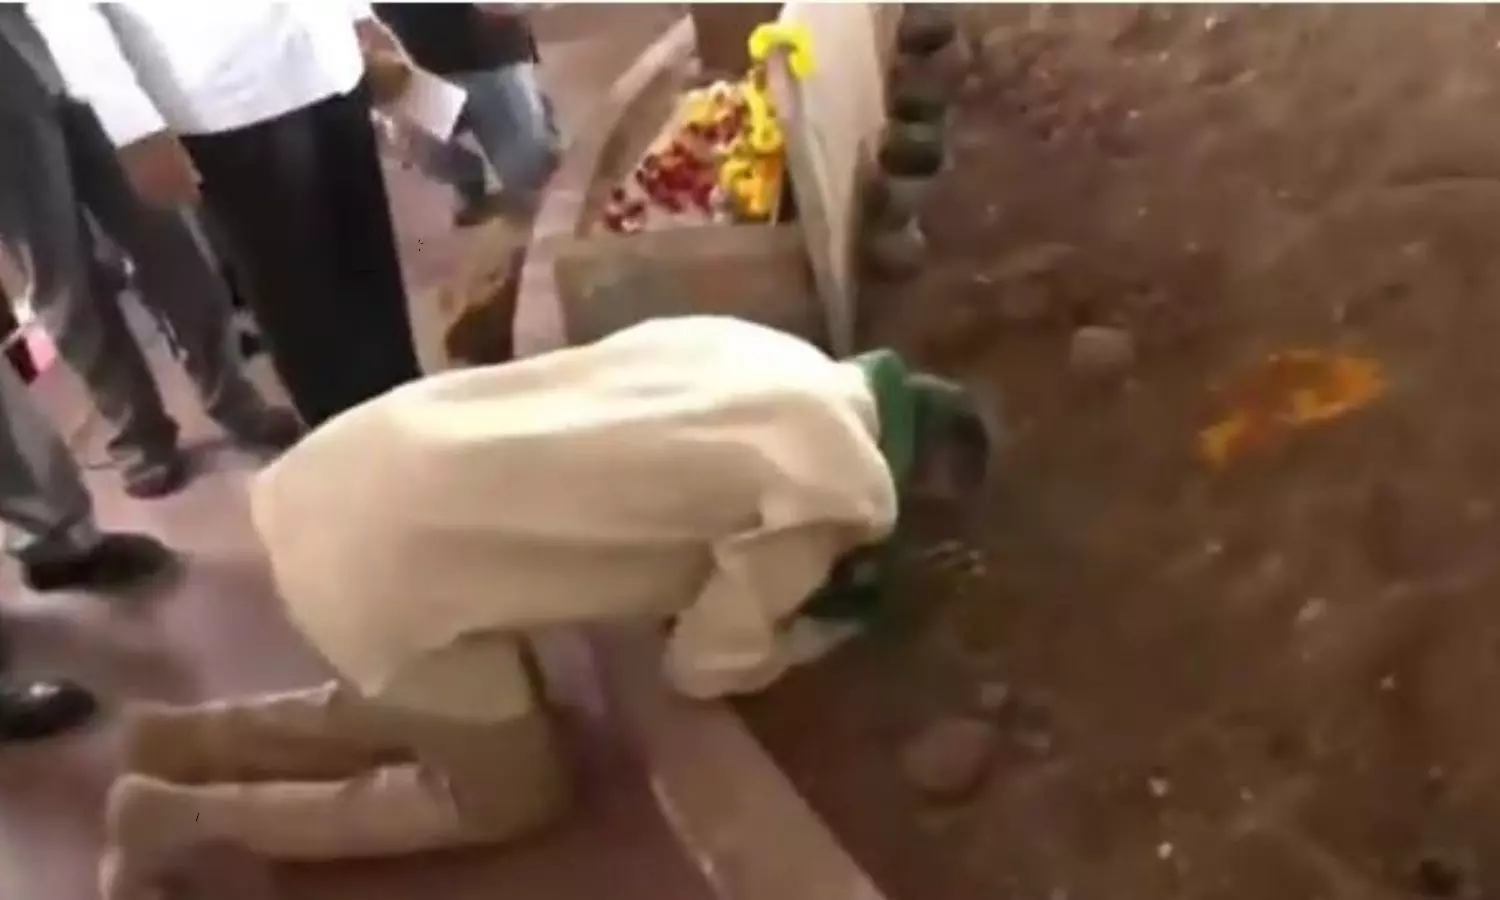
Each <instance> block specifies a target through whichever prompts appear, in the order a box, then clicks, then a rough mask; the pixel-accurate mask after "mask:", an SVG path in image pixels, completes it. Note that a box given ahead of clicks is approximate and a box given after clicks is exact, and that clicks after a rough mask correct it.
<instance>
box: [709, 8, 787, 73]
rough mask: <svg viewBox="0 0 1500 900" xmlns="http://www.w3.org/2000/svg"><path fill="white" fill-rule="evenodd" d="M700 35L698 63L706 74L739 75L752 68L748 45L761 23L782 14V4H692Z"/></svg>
mask: <svg viewBox="0 0 1500 900" xmlns="http://www.w3.org/2000/svg"><path fill="white" fill-rule="evenodd" d="M688 11H689V13H690V14H691V15H692V17H693V28H694V30H696V31H697V32H698V59H699V60H700V61H701V62H702V63H703V69H704V71H705V72H709V73H712V74H714V75H723V74H729V75H738V74H740V73H741V72H744V71H745V69H746V68H747V67H748V66H749V65H750V56H749V54H748V53H747V52H746V49H745V42H746V41H747V40H748V39H749V38H750V32H751V31H754V30H755V26H757V25H759V24H761V23H762V22H769V21H771V20H773V19H775V18H776V16H777V15H778V14H779V13H780V12H781V4H780V3H690V4H688Z"/></svg>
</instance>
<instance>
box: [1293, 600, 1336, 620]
mask: <svg viewBox="0 0 1500 900" xmlns="http://www.w3.org/2000/svg"><path fill="white" fill-rule="evenodd" d="M1326 612H1328V601H1327V600H1325V599H1323V598H1322V597H1313V598H1311V599H1309V600H1308V601H1307V602H1306V603H1304V604H1302V608H1301V609H1299V610H1297V624H1298V625H1300V626H1303V627H1306V626H1308V625H1311V624H1312V623H1314V622H1316V621H1318V620H1319V619H1321V618H1323V614H1324V613H1326Z"/></svg>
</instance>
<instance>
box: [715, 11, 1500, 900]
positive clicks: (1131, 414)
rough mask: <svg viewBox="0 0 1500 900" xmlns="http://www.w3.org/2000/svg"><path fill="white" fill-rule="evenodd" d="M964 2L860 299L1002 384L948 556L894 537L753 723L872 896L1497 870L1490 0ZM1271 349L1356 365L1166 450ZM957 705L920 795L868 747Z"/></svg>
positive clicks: (1263, 886)
mask: <svg viewBox="0 0 1500 900" xmlns="http://www.w3.org/2000/svg"><path fill="white" fill-rule="evenodd" d="M962 16H963V21H964V26H965V29H966V32H967V37H968V38H969V39H970V40H971V41H972V43H973V45H974V47H975V49H976V50H977V51H978V53H977V55H976V58H975V63H974V65H975V72H976V74H975V75H974V76H973V77H972V78H971V79H970V81H969V83H968V85H967V86H966V88H965V90H964V91H963V97H962V101H961V103H960V109H959V112H958V116H957V118H956V121H955V122H954V125H953V127H952V130H951V136H950V142H951V146H952V160H953V165H952V169H951V171H949V172H947V173H946V174H945V176H944V182H943V184H942V186H941V187H940V188H939V190H938V194H937V196H935V197H934V198H933V199H932V202H931V205H930V208H929V211H928V215H926V216H925V218H924V222H925V227H926V231H927V234H928V236H929V239H930V241H931V245H932V250H933V262H932V264H931V266H930V267H929V269H928V271H927V272H925V273H924V274H923V275H922V276H921V277H920V278H919V280H917V281H915V282H913V283H909V284H906V285H901V286H896V287H884V288H879V289H874V290H872V291H870V292H869V296H868V297H867V302H868V304H869V305H868V309H869V313H868V315H869V317H870V319H871V323H870V339H871V340H876V341H890V342H892V343H894V344H896V345H897V346H899V347H901V348H902V349H904V350H906V351H908V352H909V353H911V354H912V355H913V356H914V357H915V358H917V359H918V360H920V361H922V362H924V363H926V364H928V365H931V366H933V367H935V368H937V369H940V370H942V371H945V372H949V373H952V374H955V375H958V376H962V377H963V378H964V379H966V380H967V381H969V382H970V383H971V384H974V385H977V386H980V387H981V388H982V389H986V390H993V391H997V392H998V393H1000V394H1001V395H1002V396H1003V397H1004V403H1005V415H1006V419H1007V421H1008V423H1009V425H1010V428H1011V434H1010V440H1009V443H1008V445H1007V447H1006V449H1005V455H1004V457H1003V460H1002V461H1001V465H1000V472H999V474H998V476H997V478H996V483H995V484H994V486H993V490H992V492H991V493H990V494H989V495H988V496H987V497H986V506H985V508H984V515H983V516H982V522H981V523H980V525H979V527H978V529H977V531H976V532H975V533H974V534H972V535H969V536H968V537H969V540H970V541H971V542H972V543H973V544H974V546H976V547H977V548H979V549H980V550H981V551H982V552H983V554H984V558H985V561H984V565H983V568H982V569H973V570H970V571H968V572H967V574H966V573H964V572H959V571H952V570H945V569H944V568H943V567H942V566H939V565H935V564H932V563H930V562H924V561H920V560H917V558H916V557H915V556H913V559H914V560H915V561H914V562H913V563H912V564H911V565H909V566H907V567H906V571H904V572H903V574H902V577H901V579H900V588H901V590H900V591H898V592H897V593H898V596H899V598H900V609H899V611H898V612H897V613H896V614H894V615H893V617H892V620H891V621H890V622H887V623H885V624H884V625H883V627H882V628H881V629H880V631H879V632H878V633H876V634H874V635H872V636H871V637H870V638H868V639H866V640H863V641H861V642H858V643H857V644H856V645H854V646H851V647H850V648H849V649H848V650H847V651H845V652H843V653H841V654H840V655H839V656H837V657H836V658H834V659H833V660H830V661H828V662H827V663H826V664H824V665H822V666H820V667H817V668H815V669H812V670H809V671H806V672H803V673H799V674H797V675H795V676H794V677H791V678H789V679H788V680H786V681H785V682H784V683H782V684H780V685H778V686H777V687H776V688H775V689H774V690H772V691H771V692H769V693H768V694H767V695H765V696H763V697H760V698H757V699H755V700H753V701H751V702H749V703H746V704H745V705H744V707H743V709H744V712H745V714H746V716H747V718H748V719H749V721H750V722H751V725H752V727H753V728H754V729H755V730H756V732H757V734H758V735H760V737H761V738H762V740H763V741H764V742H765V743H766V744H767V746H768V747H769V748H770V749H771V750H772V751H773V753H774V754H775V755H776V756H777V757H778V759H779V760H780V761H781V762H782V764H783V765H784V766H785V768H786V769H787V771H788V772H789V773H790V775H791V776H792V777H793V779H794V780H795V781H796V782H797V783H798V785H799V786H800V788H801V789H802V790H803V791H804V792H805V793H806V795H807V796H808V798H809V799H810V801H811V802H812V803H813V804H814V806H816V807H817V808H818V809H819V811H820V812H821V813H823V814H824V815H825V816H826V818H827V819H828V820H829V822H830V823H831V825H832V826H833V827H834V829H835V831H837V832H838V833H839V834H840V835H841V837H842V838H843V839H844V840H845V842H846V843H847V845H848V846H849V848H850V849H851V851H852V852H853V853H854V854H855V856H856V857H857V858H858V859H859V860H860V861H861V862H862V863H863V864H864V865H865V866H866V867H868V868H869V869H870V871H871V872H872V873H873V874H874V875H875V877H876V878H877V880H878V881H879V882H880V883H881V884H882V885H883V886H884V887H885V888H886V889H887V890H888V891H889V892H890V894H891V895H892V896H893V897H894V898H896V900H959V898H963V900H972V898H1018V900H1019V898H1026V900H1095V898H1099V900H1105V898H1108V900H1137V898H1139V900H1147V898H1150V900H1159V898H1162V897H1183V898H1203V900H1266V898H1272V897H1274V898H1276V900H1303V898H1309V900H1310V898H1349V900H1354V898H1360V900H1371V898H1374V900H1378V898H1388V897H1403V896H1430V897H1472V898H1482V897H1496V896H1500V780H1497V774H1500V709H1497V707H1493V706H1491V705H1490V703H1491V702H1494V701H1495V698H1496V697H1500V554H1497V548H1500V515H1497V510H1500V506H1497V504H1500V415H1497V413H1496V408H1497V405H1500V252H1497V249H1500V247H1497V245H1500V124H1497V123H1500V118H1497V111H1500V14H1497V13H1496V12H1494V11H1492V10H1490V9H1486V8H1484V7H1479V6H1463V7H1460V6H1445V7H1440V8H1439V7H1416V6H1410V7H1403V6H1382V7H1374V6H1366V7H1358V6H1356V7H1343V8H1335V7H1312V6H1295V7H1294V6H1266V5H1254V6H1251V5H1245V6H1237V7H1225V8H1208V7H1201V6H1173V7H1154V8H1145V9H1142V8H1131V7H1104V6H1079V7H1051V8H1046V7H1008V8H1006V7H997V8H990V9H987V10H986V9H979V8H970V9H966V10H964V11H963V12H962ZM1083 325H1106V326H1113V327H1119V328H1123V329H1125V330H1126V331H1128V333H1129V334H1130V335H1131V336H1132V338H1133V340H1134V342H1135V348H1136V360H1135V362H1134V364H1133V365H1132V366H1131V367H1130V369H1129V371H1128V372H1126V373H1125V374H1124V375H1123V376H1122V377H1119V378H1116V379H1112V380H1108V381H1105V382H1101V381H1100V380H1099V379H1097V378H1084V377H1080V375H1079V373H1078V372H1077V371H1075V370H1074V368H1073V367H1072V366H1070V361H1069V340H1070V336H1071V335H1072V333H1073V331H1074V329H1075V328H1077V327H1079V326H1083ZM1306 347H1311V348H1325V349H1328V350H1330V351H1339V352H1348V353H1354V354H1358V355H1360V356H1362V357H1367V358H1369V359H1372V360H1374V361H1375V362H1376V363H1377V364H1378V366H1379V367H1380V370H1381V375H1382V377H1383V380H1384V393H1383V394H1382V395H1381V396H1380V397H1379V398H1378V399H1377V400H1376V401H1375V402H1373V403H1372V404H1370V405H1369V406H1367V407H1365V408H1363V409H1360V410H1358V411H1355V412H1353V413H1351V414H1348V415H1346V416H1344V417H1342V418H1340V419H1338V420H1336V421H1332V422H1328V423H1325V424H1323V425H1320V426H1317V427H1309V428H1305V429H1301V430H1300V431H1298V432H1297V433H1296V434H1293V435H1291V436H1290V437H1287V438H1286V439H1284V440H1281V441H1279V442H1276V443H1274V444H1272V445H1268V446H1264V447H1261V448H1258V451H1257V452H1254V453H1249V454H1245V455H1244V456H1242V457H1238V458H1236V459H1234V460H1232V461H1231V462H1230V463H1229V464H1227V465H1226V466H1224V467H1223V468H1221V469H1215V468H1212V467H1210V466H1208V465H1206V464H1205V462H1204V461H1203V460H1202V459H1201V458H1200V457H1199V455H1198V452H1197V440H1198V434H1199V432H1200V431H1201V430H1202V429H1203V428H1205V427H1206V426H1207V425H1209V424H1210V423H1211V422H1212V421H1213V420H1214V419H1215V418H1216V416H1218V415H1219V414H1220V413H1221V412H1222V410H1221V408H1220V407H1221V406H1222V404H1223V402H1224V401H1223V399H1222V396H1221V395H1220V394H1219V393H1217V392H1216V387H1218V386H1222V385H1223V384H1224V383H1225V382H1226V380H1227V379H1232V378H1233V377H1234V376H1235V374H1236V373H1238V372H1242V371H1245V370H1246V369H1247V368H1248V367H1250V366H1252V365H1254V364H1255V363H1256V362H1257V361H1259V360H1262V359H1264V358H1265V357H1266V355H1267V354H1270V353H1274V352H1277V351H1280V350H1285V349H1288V348H1306ZM1486 698H1490V699H1488V700H1487V699H1486ZM981 706H984V707H986V709H985V711H983V712H981V711H980V707H981ZM960 714H967V715H976V716H979V715H982V716H989V717H990V718H991V720H992V721H993V722H994V724H995V726H996V729H997V732H996V733H997V734H998V736H999V741H998V746H997V747H996V748H995V749H994V751H993V752H994V756H993V759H992V760H991V765H990V767H989V770H988V777H987V778H986V779H985V780H984V782H983V784H982V785H981V786H980V787H979V788H978V789H977V790H976V791H975V792H974V793H972V794H971V795H969V796H967V797H965V798H964V799H962V800H961V801H958V802H946V803H937V802H933V801H932V800H931V799H929V798H925V797H923V796H920V795H919V794H918V792H917V791H916V790H914V788H913V787H912V785H911V784H910V783H909V777H908V773H907V772H906V770H905V769H904V767H903V763H902V758H903V757H902V750H903V747H906V746H907V744H908V741H910V740H911V738H912V736H913V735H915V734H918V733H920V732H921V731H922V730H923V729H924V728H926V727H927V726H929V725H930V724H931V723H933V722H934V721H938V720H941V719H942V718H943V717H947V716H953V715H960Z"/></svg>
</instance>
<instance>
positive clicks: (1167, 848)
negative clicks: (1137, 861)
mask: <svg viewBox="0 0 1500 900" xmlns="http://www.w3.org/2000/svg"><path fill="white" fill-rule="evenodd" d="M1175 852H1176V850H1175V848H1173V846H1172V845H1171V844H1170V843H1168V842H1167V841H1162V842H1161V843H1160V844H1157V845H1156V858H1157V859H1159V860H1161V861H1162V862H1166V861H1167V860H1169V859H1171V858H1172V854H1173V853H1175Z"/></svg>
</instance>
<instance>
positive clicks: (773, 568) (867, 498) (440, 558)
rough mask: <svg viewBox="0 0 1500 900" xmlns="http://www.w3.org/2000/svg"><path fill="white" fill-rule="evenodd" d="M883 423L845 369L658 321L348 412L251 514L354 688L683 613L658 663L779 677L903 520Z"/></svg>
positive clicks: (724, 326)
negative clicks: (487, 646) (857, 559)
mask: <svg viewBox="0 0 1500 900" xmlns="http://www.w3.org/2000/svg"><path fill="white" fill-rule="evenodd" d="M351 339H356V338H353V337H351ZM878 437H879V422H878V414H877V410H876V406H875V401H874V398H873V396H872V395H871V392H870V390H869V388H868V387H867V385H866V383H865V380H864V376H863V374H862V373H861V372H860V371H859V370H858V369H857V368H855V367H853V366H851V365H846V364H842V363H837V362H834V361H832V360H830V359H829V358H828V357H827V356H825V355H824V354H823V353H822V352H821V351H819V350H817V349H816V348H815V347H813V346H811V345H809V344H807V343H805V342H803V341H801V340H799V339H797V338H794V337H790V336H788V335H785V334H782V333H780V332H776V331H773V330H770V329H767V328H763V327H760V326H757V325H752V324H749V323H745V322H741V321H737V320H733V319H725V318H711V317H692V318H679V319H665V320H658V321H653V322H648V323H646V324H642V325H638V326H636V327H634V328H631V329H628V330H626V331H623V332H620V333H618V334H616V335H614V336H612V337H610V338H607V339H605V340H603V341H600V342H598V343H596V344H593V345H590V346H586V347H581V348H574V349H568V350H562V351H558V352H555V353H552V354H548V355H545V356H541V357H536V358H533V359H529V360H524V361H521V362H516V363H511V364H508V365H503V366H495V367H489V368H481V369H471V370H465V371H458V372H451V373H446V374H442V375H438V376H435V377H432V378H429V379H426V380H424V381H421V382H418V383H414V384H411V385H407V386H405V387H402V388H399V389H397V390H395V391H393V392H391V393H390V394H388V395H386V396H384V397H381V398H379V399H376V400H374V401H371V402H369V403H367V404H365V405H363V406H361V407H358V408H356V409H354V410H351V411H350V412H348V413H346V414H344V415H342V416H340V417H338V418H336V419H334V420H333V421H331V422H329V423H327V424H325V425H324V426H323V427H321V428H319V429H318V430H317V431H316V432H314V433H313V434H312V435H310V436H309V437H307V438H306V439H305V440H304V441H303V442H302V443H301V444H299V445H298V446H297V447H295V448H294V449H292V450H291V451H290V452H288V453H287V454H286V455H285V456H283V457H282V458H281V459H280V460H278V461H277V462H275V463H274V464H272V465H271V466H270V467H269V468H267V469H266V470H265V471H264V472H263V473H262V474H261V475H259V476H258V478H257V480H256V482H255V485H254V488H253V491H252V512H253V516H254V520H255V525H256V528H257V530H258V531H259V533H260V536H261V538H262V540H263V541H264V544H265V546H266V549H267V551H268V553H269V556H270V560H271V564H272V568H273V571H274V573H275V578H276V582H277V585H278V588H279V590H280V592H281V595H282V597H283V600H284V602H285V604H286V607H287V610H288V612H289V614H290V617H291V619H292V621H293V622H294V623H295V624H296V625H297V627H298V628H299V629H300V630H301V631H302V632H303V634H304V635H305V636H306V637H307V638H308V639H309V640H310V641H311V642H312V644H313V645H315V646H316V647H317V648H318V649H319V650H320V651H321V652H322V653H323V654H324V655H325V657H326V658H327V659H328V661H329V662H330V663H331V664H332V665H333V666H334V667H335V668H336V669H338V670H339V671H340V672H341V673H342V674H343V675H344V677H345V678H347V679H349V680H350V681H351V682H353V683H354V684H355V685H356V686H358V687H359V688H361V689H362V690H363V691H365V692H366V694H368V695H379V694H380V693H381V692H382V690H384V689H385V688H386V687H387V686H389V685H390V684H391V683H392V682H393V681H396V680H398V679H400V678H401V677H402V672H403V670H405V669H409V668H411V667H413V666H417V665H418V664H419V663H420V661H421V660H422V658H423V657H424V656H429V655H431V654H434V653H439V652H441V651H442V650H443V649H445V648H447V647H451V646H453V645H454V644H455V643H457V642H459V641H460V640H462V639H465V638H472V637H475V636H476V635H483V634H486V633H495V632H520V631H524V630H526V629H529V628H534V627H542V626H553V625H564V624H579V623H592V622H599V621H607V620H619V619H624V618H629V617H675V626H674V629H673V633H672V637H671V639H670V641H669V644H668V651H667V659H666V661H665V667H666V674H667V677H668V678H669V680H670V681H672V682H673V684H674V685H675V686H676V687H677V688H678V689H679V690H681V691H682V692H684V693H686V694H689V695H692V696H701V697H707V696H719V695H723V694H729V693H738V692H747V691H754V690H758V689H760V688H761V687H764V686H765V685H766V684H767V683H769V682H770V681H771V680H773V679H775V678H776V677H777V676H778V675H780V674H781V672H782V670H783V669H784V668H785V667H786V666H787V665H789V664H790V662H789V658H788V652H787V650H786V649H785V648H784V647H783V646H782V638H783V637H784V631H783V628H784V626H785V625H786V624H787V622H788V620H789V619H790V618H791V617H792V616H793V614H794V613H795V611H796V610H797V608H798V607H799V605H800V604H801V603H802V602H803V601H805V600H806V598H807V597H808V596H809V595H810V594H811V593H812V592H813V591H814V590H815V589H816V588H817V587H818V586H819V585H820V584H821V583H822V582H823V581H824V579H825V578H826V577H827V575H828V572H829V570H830V568H831V566H832V564H833V562H834V561H835V560H836V559H837V558H838V557H839V556H841V555H843V554H844V553H846V552H847V551H849V550H850V549H852V548H854V547H856V546H859V545H864V544H868V543H872V542H875V541H878V540H881V539H883V538H884V537H886V536H887V535H888V534H889V532H890V530H891V529H892V528H893V527H894V523H895V518H896V490H895V485H894V483H893V481H892V478H891V475H890V472H889V470H888V469H887V467H886V464H885V461H884V459H883V458H882V456H881V453H880V449H879V446H878ZM493 687H494V689H497V690H498V689H499V687H500V686H498V685H497V686H493ZM518 690H519V688H518ZM403 702H407V703H411V702H417V703H420V702H421V701H420V699H417V700H413V699H412V698H411V697H409V696H408V697H407V698H405V700H404V701H403ZM515 703H516V707H517V709H520V708H523V707H524V706H525V701H524V700H523V699H522V698H521V697H519V696H518V697H517V698H516V701H515Z"/></svg>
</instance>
